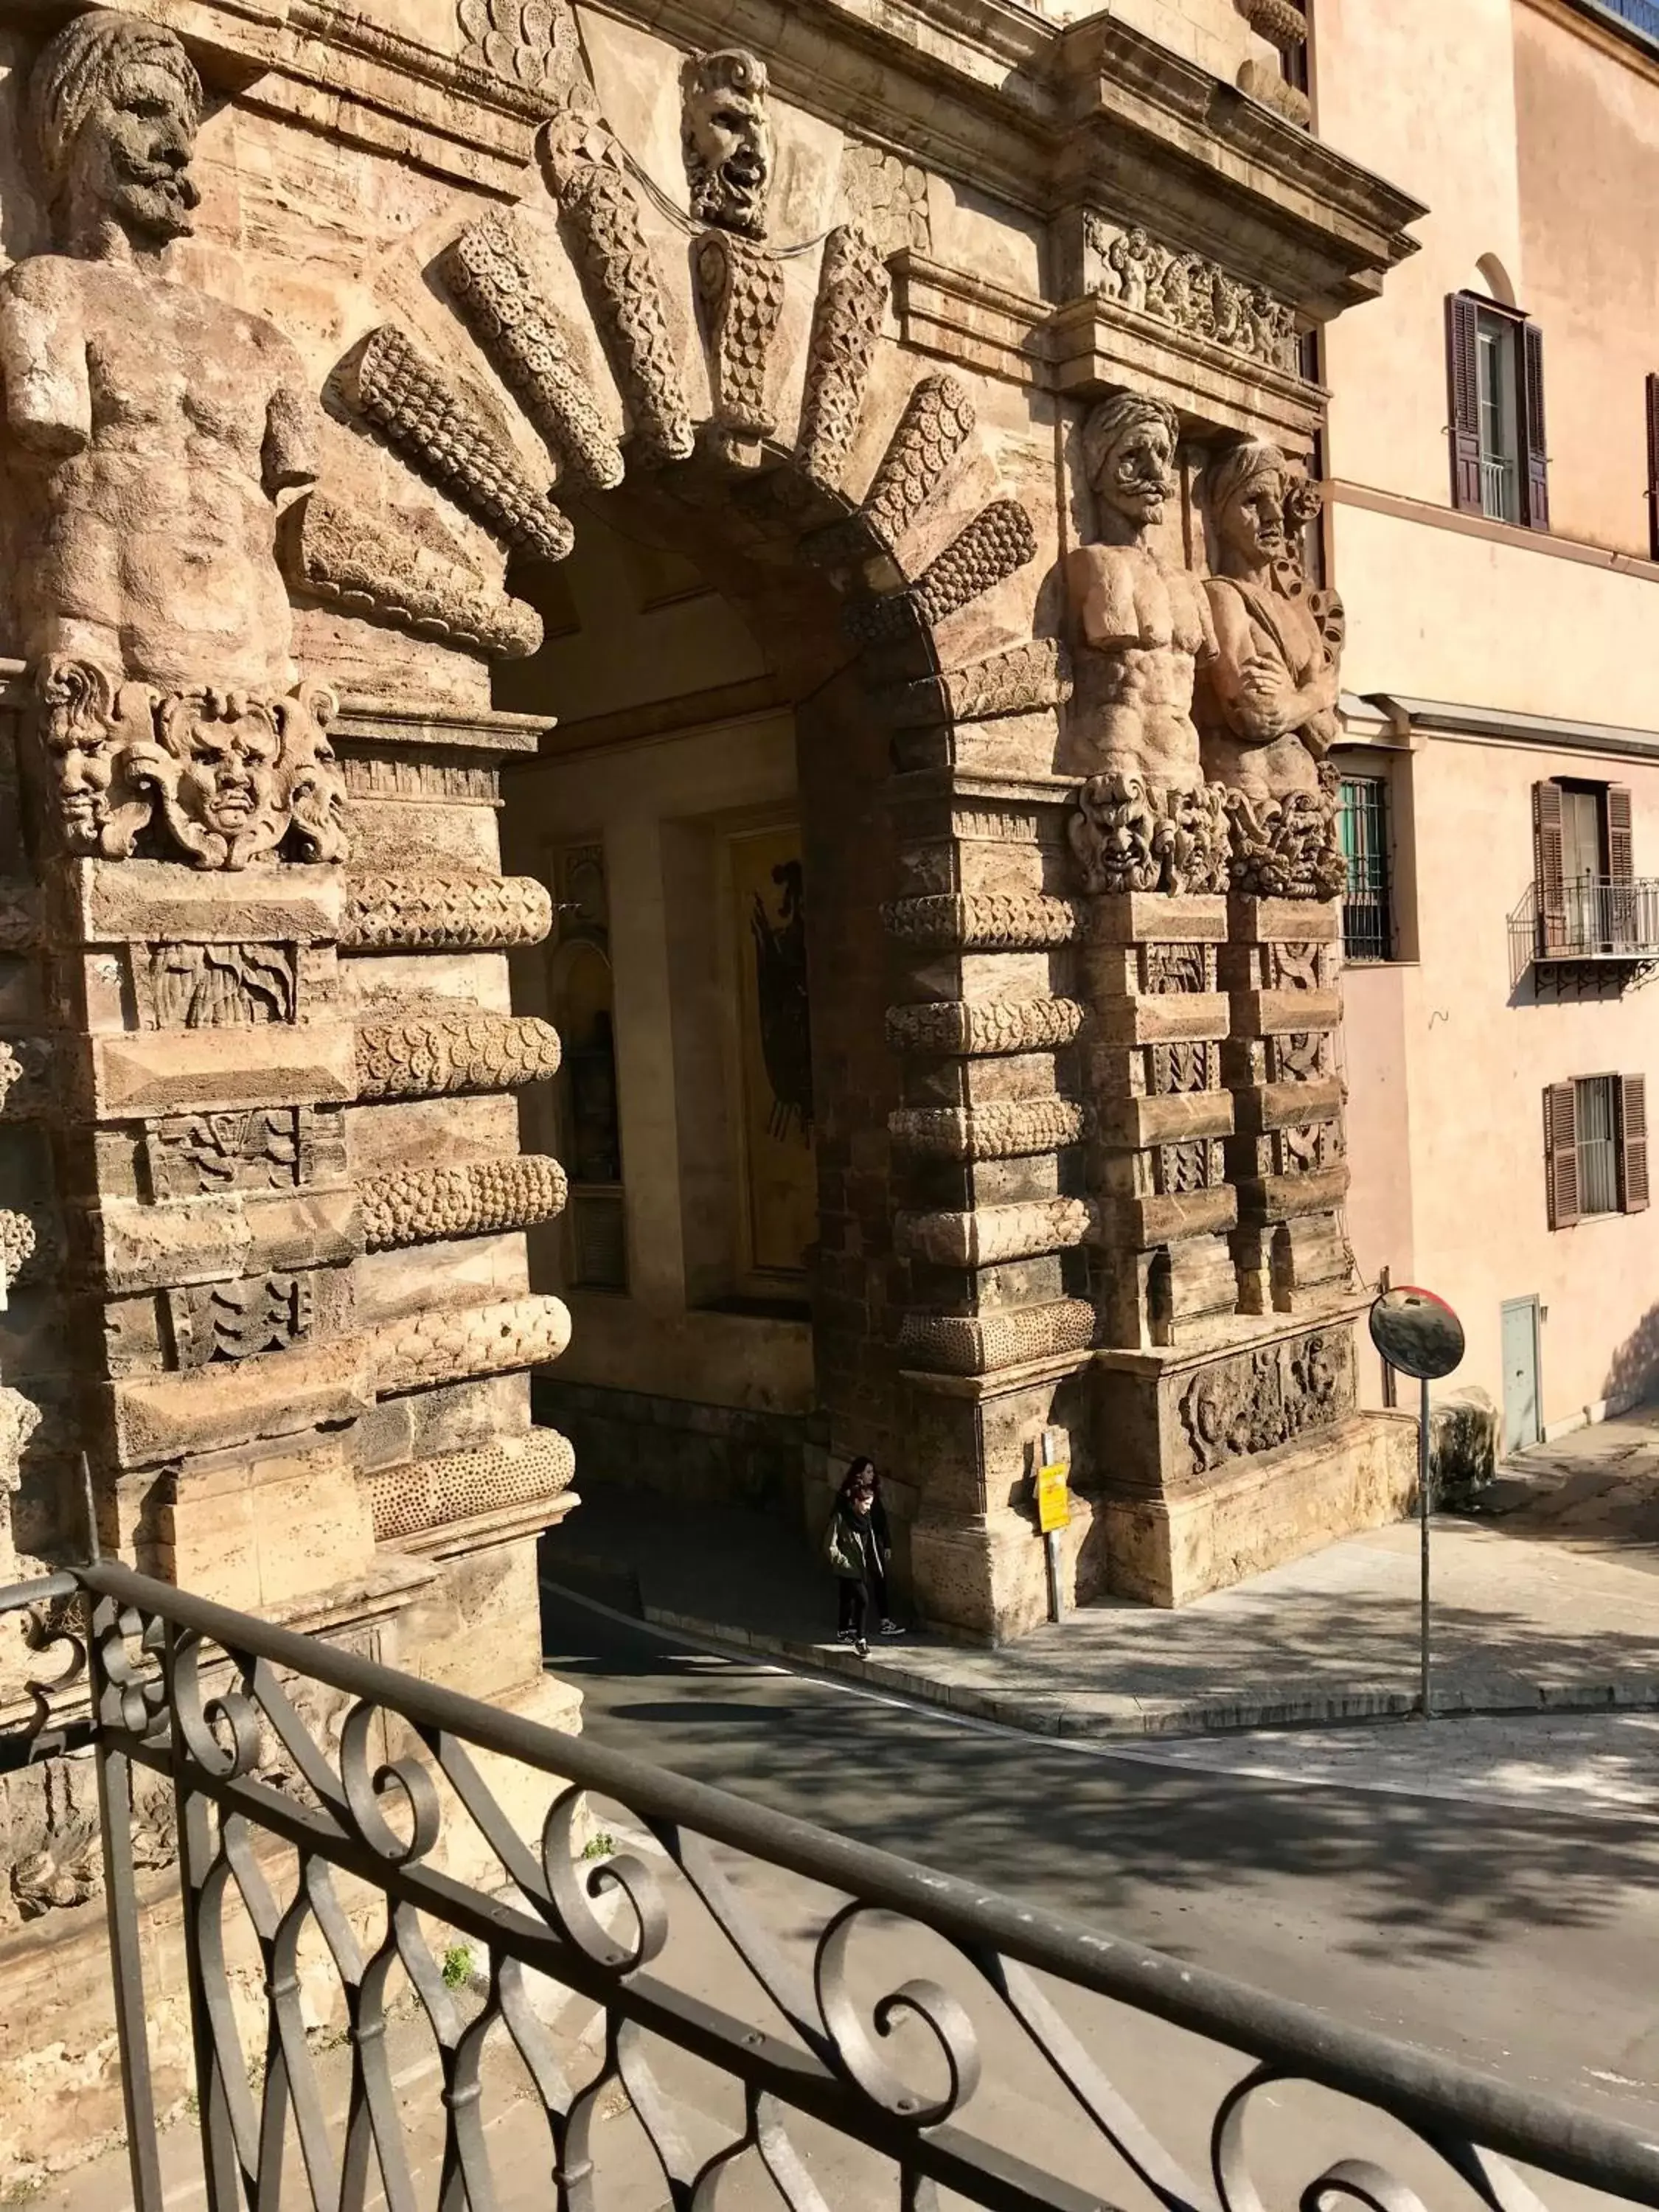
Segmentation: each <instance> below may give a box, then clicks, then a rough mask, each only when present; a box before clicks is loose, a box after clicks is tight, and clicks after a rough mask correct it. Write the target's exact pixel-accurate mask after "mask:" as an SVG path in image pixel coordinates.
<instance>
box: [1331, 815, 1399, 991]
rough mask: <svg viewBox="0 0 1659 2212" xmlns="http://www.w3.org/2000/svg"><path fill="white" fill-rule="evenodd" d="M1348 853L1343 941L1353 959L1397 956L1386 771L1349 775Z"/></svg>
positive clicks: (1345, 820) (1345, 819)
mask: <svg viewBox="0 0 1659 2212" xmlns="http://www.w3.org/2000/svg"><path fill="white" fill-rule="evenodd" d="M1340 822H1341V831H1342V853H1343V857H1344V859H1345V860H1346V861H1347V864H1348V883H1347V889H1346V891H1345V893H1344V895H1343V900H1342V945H1343V950H1344V951H1345V952H1346V955H1347V957H1348V958H1349V959H1350V960H1391V959H1392V958H1393V957H1394V933H1393V930H1392V928H1391V927H1390V926H1389V789H1388V780H1387V778H1386V777H1384V776H1380V775H1345V776H1344V777H1343V779H1342V803H1341V814H1340Z"/></svg>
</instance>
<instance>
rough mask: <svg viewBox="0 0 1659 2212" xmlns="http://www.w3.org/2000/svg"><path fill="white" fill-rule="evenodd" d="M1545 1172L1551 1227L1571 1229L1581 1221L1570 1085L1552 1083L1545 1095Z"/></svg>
mask: <svg viewBox="0 0 1659 2212" xmlns="http://www.w3.org/2000/svg"><path fill="white" fill-rule="evenodd" d="M1544 1169H1545V1174H1546V1176H1547V1179H1548V1182H1549V1194H1550V1227H1551V1228H1552V1229H1571V1227H1572V1225H1573V1224H1574V1222H1575V1221H1577V1218H1578V1097H1577V1091H1575V1090H1574V1088H1573V1086H1572V1085H1571V1083H1552V1084H1551V1085H1550V1087H1549V1089H1548V1090H1547V1091H1546V1092H1545V1093H1544Z"/></svg>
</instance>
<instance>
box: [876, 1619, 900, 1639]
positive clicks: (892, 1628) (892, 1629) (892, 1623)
mask: <svg viewBox="0 0 1659 2212" xmlns="http://www.w3.org/2000/svg"><path fill="white" fill-rule="evenodd" d="M881 1632H882V1634H883V1635H884V1636H902V1635H903V1633H904V1631H903V1630H902V1628H901V1627H900V1626H899V1625H898V1623H897V1621H896V1620H884V1621H883V1623H882V1624H881Z"/></svg>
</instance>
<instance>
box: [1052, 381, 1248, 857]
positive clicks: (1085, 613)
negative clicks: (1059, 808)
mask: <svg viewBox="0 0 1659 2212" xmlns="http://www.w3.org/2000/svg"><path fill="white" fill-rule="evenodd" d="M1180 437H1181V426H1180V422H1179V420H1178V418H1177V416H1176V412H1175V410H1174V409H1173V408H1172V407H1170V406H1168V405H1167V404H1165V403H1164V401H1163V400H1160V399H1153V398H1148V397H1146V395H1144V394H1142V393H1139V392H1118V393H1117V394H1115V397H1113V398H1110V399H1107V400H1103V402H1102V403H1101V404H1100V405H1099V406H1098V407H1097V408H1096V409H1095V410H1094V412H1093V413H1092V414H1091V416H1090V417H1089V419H1088V421H1087V422H1085V425H1084V431H1083V441H1084V455H1085V466H1086V468H1087V471H1088V477H1089V483H1090V485H1091V489H1093V492H1094V495H1095V503H1096V516H1097V522H1096V529H1097V541H1096V543H1094V544H1090V545H1083V546H1079V548H1078V549H1077V550H1075V551H1074V552H1073V554H1072V556H1071V557H1070V560H1069V561H1068V562H1067V565H1066V581H1067V586H1068V589H1069V595H1070V599H1071V605H1072V614H1073V625H1074V629H1075V633H1076V635H1075V640H1074V642H1075V645H1076V647H1077V653H1076V678H1077V691H1076V704H1075V706H1074V708H1073V720H1072V729H1073V738H1074V741H1075V742H1076V743H1077V744H1078V745H1079V750H1080V755H1081V757H1080V759H1079V765H1085V764H1086V766H1087V768H1088V769H1089V770H1090V774H1089V775H1088V778H1087V780H1086V781H1085V784H1084V787H1083V789H1082V792H1081V793H1080V795H1079V813H1078V814H1077V815H1076V816H1075V817H1073V825H1072V834H1073V848H1074V849H1075V851H1076V853H1077V855H1078V858H1079V863H1080V865H1081V866H1082V868H1083V872H1084V878H1085V883H1086V884H1087V886H1088V888H1089V889H1091V890H1118V891H1121V890H1158V889H1164V890H1213V889H1216V888H1218V887H1219V882H1220V878H1219V876H1218V869H1219V867H1220V866H1221V865H1222V860H1223V853H1222V847H1221V840H1220V829H1219V823H1218V815H1217V811H1216V802H1215V800H1214V799H1213V798H1212V795H1211V794H1210V793H1208V792H1207V791H1206V787H1205V777H1204V769H1203V764H1202V761H1201V757H1200V746H1199V735H1198V727H1197V725H1196V723H1195V722H1194V719H1193V698H1194V686H1195V683H1196V679H1197V673H1198V671H1199V669H1200V666H1205V665H1207V664H1208V662H1209V661H1210V659H1212V656H1213V653H1214V650H1215V646H1214V638H1213V634H1212V629H1211V623H1210V611H1209V605H1208V602H1207V600H1206V597H1205V593H1204V590H1203V587H1202V586H1201V585H1200V582H1199V580H1198V579H1197V577H1195V576H1194V575H1192V574H1189V573H1188V570H1186V569H1185V568H1175V567H1172V566H1171V565H1170V563H1169V562H1166V561H1165V560H1164V558H1163V557H1162V556H1160V554H1159V553H1158V551H1157V550H1156V548H1155V546H1154V544H1153V532H1155V531H1156V530H1157V529H1158V527H1159V526H1160V525H1161V524H1162V522H1163V520H1164V512H1165V510H1166V508H1167V507H1168V506H1169V503H1170V501H1171V500H1172V499H1173V498H1174V497H1175V495H1176V475H1175V460H1176V448H1177V447H1178V445H1179V443H1180Z"/></svg>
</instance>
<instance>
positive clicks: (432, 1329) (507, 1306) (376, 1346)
mask: <svg viewBox="0 0 1659 2212" xmlns="http://www.w3.org/2000/svg"><path fill="white" fill-rule="evenodd" d="M569 1342H570V1315H569V1311H568V1309H567V1308H566V1306H565V1305H564V1304H563V1303H562V1301H561V1300H560V1299H558V1298H552V1297H522V1298H508V1299H505V1300H503V1301H502V1302H501V1304H496V1305H489V1306H460V1307H456V1308H453V1309H452V1310H447V1311H445V1310H439V1311H437V1312H434V1313H423V1314H413V1315H411V1316H410V1317H409V1318H408V1320H406V1321H399V1322H391V1323H388V1325H387V1326H386V1328H382V1329H380V1330H378V1331H377V1332H376V1333H375V1335H374V1341H373V1346H372V1351H371V1363H372V1369H373V1373H374V1387H375V1389H377V1390H379V1391H380V1393H381V1394H382V1395H392V1394H395V1393H397V1392H399V1391H405V1390H421V1389H426V1388H427V1387H428V1385H429V1384H432V1383H454V1382H458V1381H459V1380H461V1379H462V1378H463V1377H465V1376H479V1375H507V1374H511V1373H513V1371H514V1370H517V1369H520V1368H524V1367H536V1366H539V1365H540V1364H541V1363H542V1362H543V1361H544V1360H550V1359H556V1358H559V1356H560V1354H561V1353H562V1352H563V1351H564V1350H565V1348H566V1346H568V1344H569Z"/></svg>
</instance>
